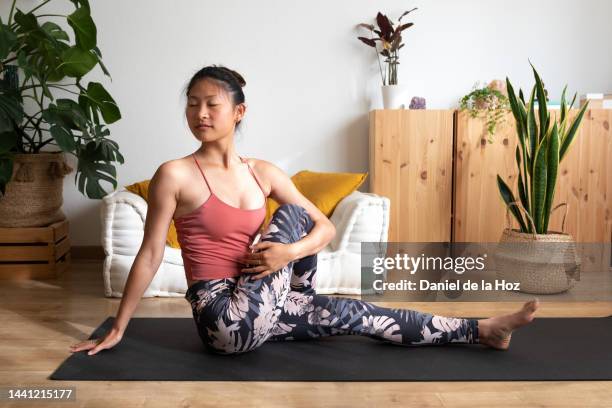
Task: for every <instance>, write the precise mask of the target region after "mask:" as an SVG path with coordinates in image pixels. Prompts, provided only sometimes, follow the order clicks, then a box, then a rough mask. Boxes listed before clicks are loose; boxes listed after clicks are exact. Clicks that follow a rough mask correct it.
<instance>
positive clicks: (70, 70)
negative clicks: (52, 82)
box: [58, 47, 98, 78]
mask: <svg viewBox="0 0 612 408" xmlns="http://www.w3.org/2000/svg"><path fill="white" fill-rule="evenodd" d="M62 61H63V62H62V63H61V64H60V65H59V66H58V68H62V69H63V70H64V73H65V74H66V75H67V76H70V77H76V78H78V77H82V76H84V75H85V74H87V73H88V72H89V71H91V70H92V68H93V67H94V66H95V65H96V63H97V62H98V60H97V58H96V55H95V54H94V53H92V52H91V51H85V50H82V49H81V48H78V47H70V48H68V49H66V50H65V51H64V52H62Z"/></svg>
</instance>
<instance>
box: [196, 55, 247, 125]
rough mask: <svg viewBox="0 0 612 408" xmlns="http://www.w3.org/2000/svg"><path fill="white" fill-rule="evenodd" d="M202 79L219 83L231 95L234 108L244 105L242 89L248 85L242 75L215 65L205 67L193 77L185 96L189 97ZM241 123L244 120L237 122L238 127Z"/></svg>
mask: <svg viewBox="0 0 612 408" xmlns="http://www.w3.org/2000/svg"><path fill="white" fill-rule="evenodd" d="M202 79H212V80H214V81H216V82H218V83H219V85H220V86H221V87H223V89H225V91H226V92H227V93H229V94H230V97H231V100H232V104H233V105H234V106H236V105H238V104H240V103H244V93H243V92H242V87H243V86H245V85H246V82H245V80H244V78H243V77H242V75H240V74H239V73H238V72H236V71H234V70H231V69H229V68H227V67H224V66H222V65H214V64H213V65H209V66H207V67H204V68H202V69H200V70H199V71H198V72H196V73H195V74H194V75H193V77H191V79H190V80H189V84H188V85H187V89H186V91H185V95H187V96H189V91H190V90H191V88H192V87H193V85H194V84H195V83H196V82H198V81H200V80H202ZM240 122H242V120H239V121H238V122H236V127H238V125H240Z"/></svg>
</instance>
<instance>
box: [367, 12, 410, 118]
mask: <svg viewBox="0 0 612 408" xmlns="http://www.w3.org/2000/svg"><path fill="white" fill-rule="evenodd" d="M416 9H417V8H416V7H415V8H413V9H412V10H408V11H405V12H404V13H403V14H402V15H401V16H400V17H399V19H398V21H397V27H396V26H395V25H394V24H393V22H392V21H391V20H389V18H388V17H387V16H386V15H384V14H382V13H381V12H378V14H377V15H376V24H377V25H378V29H376V28H375V27H374V25H373V24H366V23H361V24H358V25H357V27H361V28H365V29H368V30H370V38H366V37H357V39H358V40H360V41H361V42H363V43H364V44H366V45H368V46H370V47H373V48H374V51H375V53H376V59H377V60H378V68H379V70H380V76H381V79H382V95H383V106H384V108H385V109H394V108H399V107H400V105H401V104H402V98H403V97H404V94H405V89H404V88H403V87H401V86H400V85H399V84H398V82H397V66H398V65H399V63H400V62H399V50H400V49H401V48H402V47H403V46H404V44H403V43H402V32H403V31H404V30H406V29H407V28H410V27H412V26H413V25H414V23H406V24H402V23H401V22H402V18H403V17H404V16H405V15H407V14H408V13H410V12H412V11H414V10H416ZM374 34H376V37H375V36H374ZM377 41H380V43H381V48H382V49H381V51H380V52H379V51H378V48H377V44H376V42H377ZM380 55H382V56H383V57H385V64H386V65H387V66H386V70H385V74H383V70H382V66H381V63H380Z"/></svg>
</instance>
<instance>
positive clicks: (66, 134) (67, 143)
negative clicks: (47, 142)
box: [49, 125, 76, 152]
mask: <svg viewBox="0 0 612 408" xmlns="http://www.w3.org/2000/svg"><path fill="white" fill-rule="evenodd" d="M49 132H50V133H51V136H53V139H55V141H56V142H57V144H58V146H59V147H60V149H62V151H64V152H74V151H75V149H76V143H75V141H74V135H73V134H72V132H71V131H70V129H68V128H65V127H63V126H58V125H53V126H51V128H50V129H49Z"/></svg>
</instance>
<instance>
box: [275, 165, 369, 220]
mask: <svg viewBox="0 0 612 408" xmlns="http://www.w3.org/2000/svg"><path fill="white" fill-rule="evenodd" d="M367 176H368V173H367V172H366V173H321V172H314V171H309V170H302V171H300V172H298V173H296V174H294V175H293V176H292V177H291V181H293V184H295V187H296V188H297V189H298V191H299V192H300V193H302V194H303V195H304V197H306V198H307V199H308V200H310V201H311V202H312V203H313V204H314V205H315V206H316V207H317V208H318V209H319V210H321V212H322V213H323V214H325V215H326V216H327V218H329V217H331V215H332V213H333V212H334V209H335V208H336V206H337V205H338V203H339V202H340V201H341V200H342V199H343V198H344V197H346V196H348V195H349V194H351V193H352V192H353V191H355V190H357V189H358V188H359V186H361V184H363V182H364V181H365V179H366V177H367ZM267 201H268V202H267V205H266V219H265V221H264V223H265V225H268V222H269V221H270V219H271V218H272V214H274V211H276V209H277V208H278V207H279V204H278V203H277V202H276V201H274V200H273V199H272V198H269V199H268V200H267Z"/></svg>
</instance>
